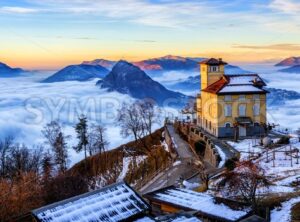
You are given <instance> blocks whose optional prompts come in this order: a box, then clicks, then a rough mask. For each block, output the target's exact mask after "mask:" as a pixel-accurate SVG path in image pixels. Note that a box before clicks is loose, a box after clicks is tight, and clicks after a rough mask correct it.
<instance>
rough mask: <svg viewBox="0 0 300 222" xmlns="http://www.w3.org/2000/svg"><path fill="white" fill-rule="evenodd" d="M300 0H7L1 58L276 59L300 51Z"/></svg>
mask: <svg viewBox="0 0 300 222" xmlns="http://www.w3.org/2000/svg"><path fill="white" fill-rule="evenodd" d="M299 24H300V2H299V1H296V0H266V1H258V0H254V1H247V0H239V1H238V0H232V1H226V0H198V1H196V0H187V1H172V0H164V1H159V0H152V1H145V0H119V1H111V0H93V1H92V0H73V1H70V0H42V1H41V0H19V1H16V0H10V1H3V0H2V1H0V29H1V36H0V49H1V53H0V60H1V61H4V62H7V63H10V64H12V65H16V66H24V67H32V68H39V67H41V68H47V67H60V66H63V65H66V64H70V63H79V62H80V61H82V60H89V59H95V58H108V59H119V58H125V59H128V60H139V59H144V58H149V57H155V56H163V55H166V54H176V55H183V56H217V57H224V58H227V60H229V61H237V62H247V61H248V62H253V61H275V60H279V59H281V58H283V57H286V56H292V55H297V53H298V52H299V50H300V40H299V37H298V36H299V34H300V25H299Z"/></svg>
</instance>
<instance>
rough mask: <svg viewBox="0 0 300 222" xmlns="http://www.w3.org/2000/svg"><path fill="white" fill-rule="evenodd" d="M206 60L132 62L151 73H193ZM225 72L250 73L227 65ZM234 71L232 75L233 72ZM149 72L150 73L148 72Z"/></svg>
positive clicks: (109, 65) (179, 58)
mask: <svg viewBox="0 0 300 222" xmlns="http://www.w3.org/2000/svg"><path fill="white" fill-rule="evenodd" d="M204 59H206V58H201V57H182V56H174V55H167V56H163V57H158V58H152V59H146V60H142V61H138V62H132V64H133V65H135V66H138V67H139V68H140V69H142V70H143V71H146V72H147V71H149V73H148V74H151V72H157V71H161V72H163V71H195V72H198V71H199V70H200V68H199V62H201V61H202V60H204ZM82 64H89V65H101V66H103V67H105V68H107V69H110V70H111V68H112V67H113V66H114V65H115V64H116V62H115V61H110V60H106V59H95V60H93V61H85V62H83V63H82ZM226 67H227V71H229V70H230V69H231V71H229V72H230V74H243V73H251V72H249V71H246V70H243V69H241V68H239V67H237V66H232V65H227V66H226ZM233 69H234V73H233V71H232V70H233ZM150 71H151V72H150Z"/></svg>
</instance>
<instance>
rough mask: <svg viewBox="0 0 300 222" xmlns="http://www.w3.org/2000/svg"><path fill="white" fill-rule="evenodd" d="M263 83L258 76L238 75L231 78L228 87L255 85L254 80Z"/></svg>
mask: <svg viewBox="0 0 300 222" xmlns="http://www.w3.org/2000/svg"><path fill="white" fill-rule="evenodd" d="M255 79H256V80H259V81H262V79H261V78H260V77H259V76H258V75H236V76H229V84H228V85H237V84H251V85H252V84H253V81H254V80H255Z"/></svg>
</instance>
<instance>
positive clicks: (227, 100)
mask: <svg viewBox="0 0 300 222" xmlns="http://www.w3.org/2000/svg"><path fill="white" fill-rule="evenodd" d="M220 61H221V60H220ZM213 66H214V68H212V67H211V66H210V65H208V64H201V67H200V69H201V88H202V91H201V94H199V95H198V97H197V121H198V125H199V126H201V127H202V128H204V129H205V130H206V131H207V132H209V133H211V134H212V135H215V136H217V137H226V135H228V137H229V136H233V133H234V127H239V128H240V135H241V136H250V135H251V136H252V134H253V135H254V134H258V132H261V130H260V129H261V128H263V127H262V126H265V125H266V122H267V118H266V93H264V92H258V93H255V92H253V93H249V92H243V91H240V92H235V93H228V94H225V95H224V94H219V93H213V92H208V91H207V90H206V91H203V89H206V88H207V87H208V86H210V85H212V84H214V83H216V82H217V81H219V80H220V79H221V78H224V76H225V74H224V65H223V64H221V65H219V66H218V68H215V66H216V65H213ZM220 81H221V80H220ZM241 118H242V120H243V119H246V120H251V123H245V124H241V123H240V122H237V119H238V121H239V120H240V119H241ZM229 127H230V128H231V130H230V128H229ZM243 127H244V128H245V129H243ZM257 127H259V130H258V128H257Z"/></svg>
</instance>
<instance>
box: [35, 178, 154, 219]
mask: <svg viewBox="0 0 300 222" xmlns="http://www.w3.org/2000/svg"><path fill="white" fill-rule="evenodd" d="M148 209H150V206H149V205H148V204H147V203H146V202H145V201H144V200H143V199H142V198H141V197H140V196H139V195H138V194H137V193H136V192H135V191H134V190H133V189H132V188H131V187H130V186H129V185H127V184H126V183H124V182H121V183H117V184H113V185H111V186H107V187H105V188H103V189H99V190H96V191H92V192H88V193H85V194H82V195H79V196H76V197H73V198H69V199H66V200H63V201H60V202H57V203H54V204H51V205H48V206H45V207H42V208H40V209H37V210H34V211H33V212H32V213H33V215H34V216H35V217H36V218H37V219H38V221H42V222H52V221H53V222H69V221H72V222H77V221H78V222H82V221H83V222H84V221H93V222H100V221H107V222H115V221H121V220H125V219H128V218H131V217H133V216H137V215H140V214H143V213H144V212H145V211H147V210H148Z"/></svg>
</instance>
